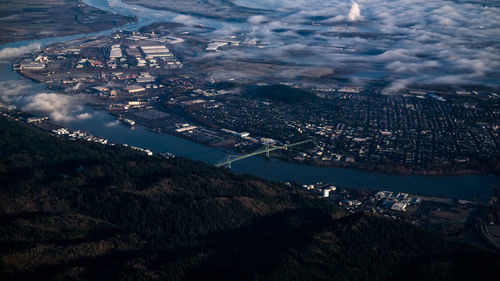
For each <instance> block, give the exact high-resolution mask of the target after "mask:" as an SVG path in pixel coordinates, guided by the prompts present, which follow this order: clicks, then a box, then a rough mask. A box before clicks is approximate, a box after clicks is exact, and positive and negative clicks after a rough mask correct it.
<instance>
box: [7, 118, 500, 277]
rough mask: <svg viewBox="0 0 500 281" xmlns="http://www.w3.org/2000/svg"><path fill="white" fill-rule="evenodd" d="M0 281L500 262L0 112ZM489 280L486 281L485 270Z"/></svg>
mask: <svg viewBox="0 0 500 281" xmlns="http://www.w3.org/2000/svg"><path fill="white" fill-rule="evenodd" d="M0 183H1V184H0V188H1V192H0V279H1V280H408V279H410V280H479V279H478V278H479V276H480V277H481V279H482V280H497V279H496V277H498V276H500V275H499V274H500V258H499V256H498V255H496V254H493V253H487V252H484V251H482V250H480V249H477V248H472V247H469V246H464V245H459V244H454V243H450V242H446V241H444V240H442V239H440V238H439V237H438V236H436V235H434V234H432V233H426V232H423V231H420V230H418V229H417V228H415V227H413V226H411V225H408V224H406V223H403V222H395V221H392V220H388V219H384V218H380V217H374V216H369V215H351V216H342V214H341V213H340V212H339V211H338V210H337V209H335V208H334V207H333V206H332V205H331V204H330V203H329V202H327V201H326V200H322V199H318V198H313V197H311V196H309V195H307V194H305V193H303V192H301V191H298V190H291V189H290V188H289V187H287V186H285V185H283V184H280V183H273V182H268V181H265V180H261V179H258V178H255V177H252V176H245V175H235V174H233V173H231V172H230V171H228V170H225V169H221V168H215V167H212V166H209V165H206V164H203V163H199V162H193V161H191V160H187V159H183V158H174V159H169V160H166V159H162V158H160V157H156V156H152V157H151V156H146V155H144V154H141V153H140V152H136V151H133V150H130V149H128V148H126V147H122V146H119V145H117V146H113V147H111V146H104V145H100V144H94V143H87V142H83V141H71V140H67V139H62V138H58V137H54V136H51V135H48V134H46V133H44V132H41V131H39V130H37V129H34V128H31V127H28V126H27V125H24V124H21V123H17V122H13V121H8V120H6V119H3V118H0ZM495 275H496V276H495Z"/></svg>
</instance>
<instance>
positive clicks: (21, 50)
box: [0, 43, 41, 62]
mask: <svg viewBox="0 0 500 281" xmlns="http://www.w3.org/2000/svg"><path fill="white" fill-rule="evenodd" d="M40 46H41V45H40V44H39V43H31V44H29V45H27V46H21V47H17V48H11V47H8V48H3V49H1V50H0V62H6V61H10V60H12V59H14V58H16V57H19V56H22V55H24V54H28V53H31V52H32V51H33V50H36V49H40Z"/></svg>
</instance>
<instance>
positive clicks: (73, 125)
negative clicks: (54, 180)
mask: <svg viewBox="0 0 500 281" xmlns="http://www.w3.org/2000/svg"><path fill="white" fill-rule="evenodd" d="M84 2H86V3H87V4H88V5H91V6H94V7H97V8H101V9H106V10H109V11H113V12H120V13H126V14H131V13H136V14H137V15H138V16H140V17H139V20H138V22H136V23H130V24H127V25H125V26H123V27H120V28H114V29H111V30H107V31H103V32H97V33H94V34H90V35H74V36H65V37H56V38H47V39H42V40H33V41H20V42H14V43H9V44H5V45H2V46H0V51H1V50H3V49H5V48H17V47H21V46H26V45H29V44H31V43H33V42H38V43H40V44H41V45H42V46H46V45H48V44H52V43H56V42H64V41H68V40H71V39H74V38H78V37H82V36H96V35H101V34H108V33H111V32H112V31H114V30H118V29H131V30H133V29H137V28H140V27H141V26H145V25H148V24H151V23H152V22H155V21H158V20H160V19H161V20H165V21H168V20H171V19H173V18H175V17H176V16H178V15H176V14H174V13H171V12H162V11H160V12H159V11H156V10H148V9H146V8H142V7H137V6H131V5H126V4H123V3H122V4H120V5H119V7H118V8H111V7H110V6H108V4H107V1H102V0H85V1H84ZM118 2H119V1H112V3H118ZM133 8H135V10H133ZM148 11H149V12H148ZM209 21H213V20H206V21H205V22H209ZM216 24H217V23H214V25H216ZM220 24H221V25H223V24H224V23H220ZM0 82H1V83H5V82H9V83H17V84H22V85H25V86H26V87H25V88H23V94H24V95H35V94H37V93H40V92H50V91H49V90H47V89H45V87H44V86H43V85H41V84H38V83H35V82H33V81H31V80H28V79H24V78H23V77H22V76H20V75H19V74H17V73H15V72H13V71H12V67H11V65H10V62H6V61H3V62H2V61H0ZM4 91H5V89H4ZM81 112H85V113H89V116H90V117H89V118H87V119H77V118H73V119H70V120H61V121H57V122H55V123H58V124H59V125H61V126H65V127H68V128H70V129H73V130H76V129H79V130H84V131H87V132H89V133H91V134H93V135H96V136H100V137H104V138H107V139H108V140H110V141H112V142H115V143H122V144H129V145H134V146H138V147H142V148H148V149H150V150H152V151H153V152H171V153H174V154H175V155H177V156H183V157H187V158H190V159H194V160H200V161H203V162H206V163H210V164H213V163H215V162H217V161H219V160H221V159H222V158H224V157H225V152H224V151H223V150H221V149H217V148H210V147H207V146H203V145H200V144H196V143H193V142H190V141H188V140H185V139H181V138H179V137H175V136H171V135H165V134H156V133H154V132H151V131H149V130H148V129H146V128H143V127H140V126H139V127H136V128H135V129H134V130H132V129H130V128H129V127H126V126H124V125H122V124H121V123H119V122H116V120H115V118H114V117H113V116H111V115H110V114H108V113H107V112H104V111H99V110H95V109H94V108H91V107H88V106H83V107H82V109H81ZM232 169H233V171H235V172H237V173H245V174H252V175H255V176H258V177H262V178H265V179H269V180H275V181H293V180H295V181H298V182H302V183H315V182H318V181H322V182H324V183H333V184H336V185H338V186H340V187H343V188H349V189H355V188H365V189H371V190H390V191H396V192H408V193H413V194H421V195H425V196H440V197H449V198H460V199H467V200H478V201H481V202H486V201H487V200H488V199H489V197H490V196H491V194H492V190H493V188H494V187H495V186H497V185H498V184H499V182H500V178H499V177H498V176H495V175H459V176H417V175H393V174H380V173H371V172H363V171H357V170H352V169H341V168H330V167H314V166H309V165H300V164H294V163H289V162H285V161H281V160H277V159H271V160H265V159H264V158H263V157H252V158H247V159H244V160H241V161H239V162H235V163H233V165H232Z"/></svg>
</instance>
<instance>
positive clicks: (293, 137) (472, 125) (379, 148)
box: [190, 89, 500, 172]
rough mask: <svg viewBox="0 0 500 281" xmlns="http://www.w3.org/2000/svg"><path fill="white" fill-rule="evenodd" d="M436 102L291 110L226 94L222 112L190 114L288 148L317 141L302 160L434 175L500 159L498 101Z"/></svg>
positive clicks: (338, 98)
mask: <svg viewBox="0 0 500 281" xmlns="http://www.w3.org/2000/svg"><path fill="white" fill-rule="evenodd" d="M433 96H436V95H435V94H434V95H433ZM433 96H431V95H427V94H418V95H415V94H407V95H391V96H389V95H383V94H372V93H365V92H360V93H346V92H345V89H343V90H342V91H339V92H332V93H331V94H329V95H328V97H327V98H326V97H325V98H323V99H322V101H321V102H318V103H314V104H307V105H304V104H299V105H290V104H284V103H279V102H268V101H265V100H261V99H257V98H253V97H249V96H246V95H229V96H226V95H223V96H216V97H212V104H217V106H208V105H207V104H203V105H201V106H197V110H193V111H191V112H190V113H191V114H192V115H193V117H195V118H197V119H198V120H200V121H201V122H203V120H209V121H210V122H211V123H216V124H218V125H219V126H220V127H222V128H226V129H229V130H234V131H244V132H248V133H249V134H251V135H254V136H264V137H270V138H275V139H277V140H280V141H282V142H294V141H300V140H304V139H307V138H311V137H312V138H314V139H315V140H316V141H315V143H314V145H313V146H312V147H309V148H306V149H302V150H301V151H297V152H296V153H295V154H294V155H293V157H294V158H295V159H296V160H302V161H313V162H326V163H331V164H333V165H338V164H341V165H370V166H373V165H385V166H392V167H393V168H394V169H400V168H401V169H406V170H408V169H416V170H431V171H432V170H433V169H441V168H442V167H452V168H453V167H454V168H457V169H469V168H472V169H475V168H481V167H478V166H477V165H480V163H487V160H488V159H494V158H495V157H500V111H499V110H498V107H499V106H500V99H499V98H498V97H495V96H493V95H478V96H473V97H470V96H468V97H464V96H461V95H456V94H455V93H452V94H450V95H448V96H446V98H443V99H444V100H443V99H436V98H434V97H433ZM440 97H442V96H440ZM485 160H486V161H485ZM438 172H439V171H438Z"/></svg>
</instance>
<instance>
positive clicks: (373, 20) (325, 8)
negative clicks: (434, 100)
mask: <svg viewBox="0 0 500 281" xmlns="http://www.w3.org/2000/svg"><path fill="white" fill-rule="evenodd" d="M236 4H238V5H243V6H249V7H252V8H260V9H269V10H274V11H275V13H267V14H266V17H265V21H264V20H260V19H263V18H264V16H258V15H257V16H253V17H251V18H249V20H248V21H249V23H252V24H253V23H258V25H251V26H250V27H244V28H241V31H243V32H245V33H246V34H245V35H246V36H247V38H249V39H254V38H255V39H256V40H258V41H260V42H266V43H268V44H267V46H266V47H265V48H262V49H256V50H252V51H247V50H245V51H241V50H228V51H224V52H221V53H220V54H217V55H211V56H217V57H224V56H226V57H227V58H231V57H233V58H240V59H245V60H259V59H262V58H266V59H268V58H272V59H276V60H281V61H283V62H286V63H293V64H299V65H307V66H320V67H333V68H334V69H337V70H340V71H337V73H350V74H352V75H351V76H349V75H347V74H346V75H347V77H348V78H352V79H353V81H354V80H356V81H357V82H359V81H362V80H363V79H365V80H370V79H373V77H372V76H371V75H367V76H364V75H365V74H364V73H367V71H366V70H369V72H370V73H373V72H378V75H377V77H390V78H388V79H391V81H389V82H391V83H392V84H393V85H399V86H398V87H400V86H401V85H408V84H411V83H453V84H468V83H480V84H484V85H500V5H499V4H498V3H497V1H488V0H467V1H465V0H454V1H451V0H392V1H387V0H356V1H355V2H351V1H350V0H315V1H310V0H237V1H236ZM311 22H313V23H315V25H314V26H313V25H311ZM318 24H320V25H321V26H318ZM229 26H230V27H229ZM276 30H279V32H277V31H276ZM235 33H237V31H235V30H234V25H229V24H228V25H227V26H225V27H223V28H219V30H217V35H220V36H223V35H231V34H235ZM292 49H293V50H292ZM353 77H356V78H353Z"/></svg>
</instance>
